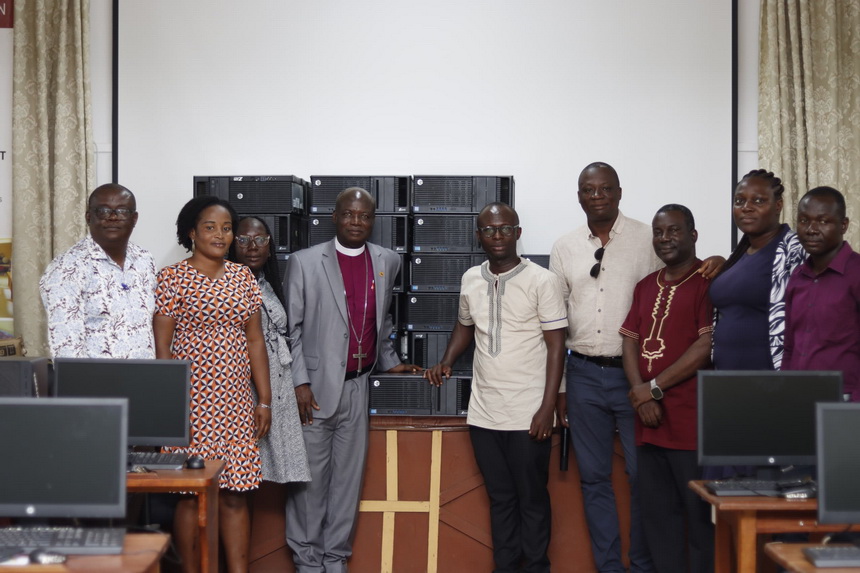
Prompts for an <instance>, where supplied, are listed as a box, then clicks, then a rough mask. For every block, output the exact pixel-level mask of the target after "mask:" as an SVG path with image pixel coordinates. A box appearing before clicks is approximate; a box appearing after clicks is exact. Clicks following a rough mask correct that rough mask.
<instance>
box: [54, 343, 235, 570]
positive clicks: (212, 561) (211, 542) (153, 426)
mask: <svg viewBox="0 0 860 573" xmlns="http://www.w3.org/2000/svg"><path fill="white" fill-rule="evenodd" d="M190 375H191V374H190V363H189V362H188V361H184V360H115V359H96V358H57V359H55V360H54V378H55V381H54V384H55V387H56V392H57V395H58V396H88V397H105V396H110V397H124V398H126V399H127V400H128V405H129V425H128V443H129V445H130V446H187V445H188V444H189V443H190V420H191V416H190ZM133 455H134V454H131V455H130V459H131V456H133ZM143 465H145V466H147V467H148V468H149V469H151V470H153V471H152V472H150V473H134V472H131V473H129V474H128V478H127V480H128V485H127V487H128V492H129V493H171V492H188V493H194V494H197V496H198V504H197V507H198V513H197V526H198V528H199V532H200V549H201V551H200V562H201V571H213V572H216V571H217V568H218V476H219V475H220V474H221V471H222V470H223V468H224V463H223V462H220V461H207V462H206V463H205V467H204V468H203V469H197V470H190V469H184V468H183V467H182V464H181V462H179V463H170V464H168V465H167V466H149V465H148V464H143Z"/></svg>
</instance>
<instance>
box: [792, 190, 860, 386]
mask: <svg viewBox="0 0 860 573" xmlns="http://www.w3.org/2000/svg"><path fill="white" fill-rule="evenodd" d="M847 230H848V217H846V216H845V198H844V197H843V196H842V193H840V192H839V191H837V190H836V189H833V188H832V187H816V188H815V189H812V190H810V191H809V192H808V193H806V195H804V196H803V198H802V199H801V200H800V203H798V205H797V237H798V239H800V244H801V245H803V248H804V249H805V250H806V252H807V253H808V254H809V256H808V257H807V259H806V260H805V261H804V262H803V264H801V265H800V266H798V267H797V268H796V269H795V270H794V272H793V273H792V275H791V279H789V282H788V287H787V289H786V291H785V355H784V356H783V360H782V370H841V371H842V376H843V379H844V383H845V393H846V394H850V396H851V400H852V401H855V402H856V401H860V254H857V253H855V252H854V251H853V250H852V249H851V246H850V245H849V244H848V243H847V242H845V240H844V236H845V231H847Z"/></svg>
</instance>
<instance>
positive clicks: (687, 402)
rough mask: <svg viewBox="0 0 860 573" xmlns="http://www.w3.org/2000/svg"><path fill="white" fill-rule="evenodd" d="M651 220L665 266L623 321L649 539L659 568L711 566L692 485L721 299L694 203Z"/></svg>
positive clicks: (704, 518) (703, 515)
mask: <svg viewBox="0 0 860 573" xmlns="http://www.w3.org/2000/svg"><path fill="white" fill-rule="evenodd" d="M651 228H652V231H653V238H652V245H653V247H654V252H655V253H656V254H657V256H658V257H659V258H660V260H661V261H663V263H665V264H666V266H665V267H664V268H662V269H660V270H658V271H657V272H654V273H651V274H650V275H648V276H647V277H645V278H644V279H642V280H641V281H639V283H638V284H637V285H636V288H635V290H634V291H633V303H632V304H631V306H630V312H629V313H628V314H627V318H626V319H625V320H624V324H622V326H621V329H620V332H621V334H622V337H623V342H622V360H623V362H624V373H625V374H626V375H627V380H628V381H629V382H630V393H629V398H630V402H631V404H632V405H633V408H634V409H635V410H636V413H637V417H636V452H637V460H638V465H639V467H638V472H637V483H638V486H639V493H640V499H641V504H642V522H643V525H644V529H645V541H646V543H647V544H648V549H649V551H650V552H651V559H652V560H653V561H654V566H655V567H656V569H657V571H660V573H687V572H688V571H696V572H697V573H707V572H709V571H713V567H714V530H713V527H712V525H711V519H710V511H709V508H708V506H707V504H706V503H704V502H703V501H702V500H701V499H699V498H698V496H697V495H696V494H695V493H693V491H692V490H690V489H689V488H688V487H687V483H688V482H689V481H690V480H694V479H701V468H700V467H699V465H698V460H697V457H696V446H697V440H696V404H697V400H696V372H697V371H698V370H699V369H700V368H706V367H707V366H708V365H709V363H710V349H711V332H712V330H713V326H712V324H711V321H712V315H713V307H712V305H711V301H710V299H709V298H708V284H709V283H708V281H707V279H705V278H704V277H703V276H702V275H701V273H700V272H699V271H700V270H701V266H702V261H700V260H699V259H698V258H696V239H697V237H698V235H697V233H696V229H695V221H694V220H693V214H692V213H690V210H689V209H687V208H686V207H684V206H683V205H674V204H673V205H666V206H664V207H661V208H660V210H659V211H657V214H656V215H654V220H653V221H652V223H651ZM685 540H686V542H685Z"/></svg>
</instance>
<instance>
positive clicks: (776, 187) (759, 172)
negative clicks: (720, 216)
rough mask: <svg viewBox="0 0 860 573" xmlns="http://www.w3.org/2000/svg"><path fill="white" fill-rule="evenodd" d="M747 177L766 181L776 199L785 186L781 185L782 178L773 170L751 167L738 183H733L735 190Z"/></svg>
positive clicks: (779, 196) (780, 195)
mask: <svg viewBox="0 0 860 573" xmlns="http://www.w3.org/2000/svg"><path fill="white" fill-rule="evenodd" d="M749 179H764V180H765V181H767V183H768V187H769V188H770V190H771V191H773V196H774V197H775V198H777V199H781V198H782V192H783V191H785V187H784V186H783V185H782V179H780V178H779V177H777V176H776V175H774V174H773V171H767V170H766V169H753V170H752V171H750V172H749V173H747V174H746V175H744V176H743V177H741V180H740V181H738V184H737V185H735V190H736V191H737V189H738V187H740V186H741V185H743V184H744V183H746V182H747V180H749Z"/></svg>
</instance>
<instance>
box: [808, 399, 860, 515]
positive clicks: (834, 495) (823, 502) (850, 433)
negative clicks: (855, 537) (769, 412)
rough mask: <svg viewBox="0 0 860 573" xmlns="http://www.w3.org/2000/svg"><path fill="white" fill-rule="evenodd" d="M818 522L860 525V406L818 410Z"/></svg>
mask: <svg viewBox="0 0 860 573" xmlns="http://www.w3.org/2000/svg"><path fill="white" fill-rule="evenodd" d="M816 423H817V432H816V440H817V446H818V521H819V522H820V523H845V524H854V523H860V487H858V482H860V403H850V404H819V405H818V406H817V418H816Z"/></svg>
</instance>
